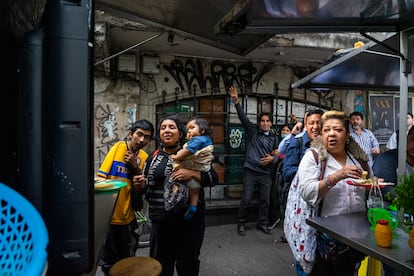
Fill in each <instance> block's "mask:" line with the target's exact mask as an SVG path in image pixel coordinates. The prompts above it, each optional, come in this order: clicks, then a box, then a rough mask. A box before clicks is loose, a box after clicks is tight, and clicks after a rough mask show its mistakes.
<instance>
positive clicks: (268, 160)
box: [229, 86, 279, 236]
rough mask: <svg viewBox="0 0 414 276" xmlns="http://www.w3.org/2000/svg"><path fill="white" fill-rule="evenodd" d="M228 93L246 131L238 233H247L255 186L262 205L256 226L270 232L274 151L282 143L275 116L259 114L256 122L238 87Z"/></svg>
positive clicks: (231, 88)
mask: <svg viewBox="0 0 414 276" xmlns="http://www.w3.org/2000/svg"><path fill="white" fill-rule="evenodd" d="M229 95H230V97H231V98H232V99H233V102H234V105H235V107H236V110H237V115H238V116H239V119H240V121H241V123H242V124H243V127H244V129H245V130H246V133H247V137H246V154H245V160H244V168H245V170H244V195H243V198H242V200H241V202H240V207H239V212H238V215H237V222H238V233H239V235H241V236H244V235H246V226H245V224H246V222H247V207H248V206H249V204H250V201H251V199H252V197H253V192H254V187H255V185H259V189H260V198H259V201H260V207H259V218H258V222H257V229H258V230H260V231H262V232H264V233H266V234H271V232H270V230H269V228H268V226H267V225H268V212H269V193H270V188H271V186H272V173H273V171H274V170H273V168H274V167H275V165H276V164H277V162H278V161H279V158H278V157H277V155H274V154H272V153H274V150H277V146H278V144H279V141H278V138H277V136H276V135H275V134H274V133H273V132H272V131H271V129H270V128H271V126H272V116H271V115H270V114H269V113H261V114H260V115H259V125H258V126H257V125H255V124H253V123H252V122H250V120H249V119H248V118H247V116H246V114H245V113H244V112H243V108H242V107H241V106H240V104H239V95H238V92H237V89H236V88H235V87H234V86H232V87H230V88H229Z"/></svg>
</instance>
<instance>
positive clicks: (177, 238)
mask: <svg viewBox="0 0 414 276" xmlns="http://www.w3.org/2000/svg"><path fill="white" fill-rule="evenodd" d="M184 136H185V135H184V129H183V124H182V123H181V121H180V119H179V118H178V117H177V116H175V115H172V116H167V117H165V118H163V119H161V121H160V125H159V139H160V148H159V149H158V150H157V151H155V153H154V154H153V155H152V157H150V158H148V160H147V165H146V167H145V170H144V175H139V176H135V177H134V187H135V188H136V189H137V190H140V191H144V190H145V194H146V199H147V200H148V203H149V215H150V219H151V222H152V228H151V238H150V244H151V248H150V256H151V257H153V258H155V259H157V260H158V261H159V262H160V263H161V265H162V274H161V275H168V276H172V275H174V269H176V271H177V273H178V275H186V276H188V275H198V273H199V267H200V260H199V255H200V250H201V245H202V243H203V238H204V229H205V223H204V208H205V202H204V193H203V189H200V194H199V199H198V205H197V208H196V213H195V214H194V215H193V216H191V218H189V219H185V218H184V216H185V214H186V212H187V211H188V203H186V204H183V203H182V202H177V204H176V206H175V207H174V208H172V209H170V210H168V211H167V210H166V208H165V201H166V199H165V196H164V193H165V189H164V187H165V185H164V184H165V183H166V181H168V179H169V178H170V176H171V178H172V179H173V180H174V181H176V182H181V183H185V182H189V181H190V180H195V181H197V182H199V183H201V186H210V185H214V184H216V183H217V174H216V173H215V171H214V170H213V169H210V171H208V172H200V171H196V170H190V169H185V168H180V169H178V170H173V159H172V158H171V155H174V154H176V153H177V152H178V151H179V150H180V149H181V148H182V145H183V141H182V140H183V139H182V138H183V137H184ZM144 176H145V177H146V181H145V179H144V178H145V177H144ZM179 192H180V191H178V193H179ZM184 192H185V191H184Z"/></svg>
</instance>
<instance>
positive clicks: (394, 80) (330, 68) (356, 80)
mask: <svg viewBox="0 0 414 276" xmlns="http://www.w3.org/2000/svg"><path fill="white" fill-rule="evenodd" d="M383 43H384V44H386V45H388V46H390V47H391V48H392V49H395V51H392V50H390V49H388V48H386V47H384V46H383V45H380V44H377V43H375V42H369V43H367V44H365V45H364V46H362V47H360V48H356V49H354V50H352V51H350V52H348V53H347V54H345V55H343V56H341V57H338V58H336V59H334V60H333V61H331V62H330V63H329V64H327V65H325V66H323V67H321V68H320V69H319V70H316V71H315V72H313V73H312V74H309V75H308V76H306V77H304V78H302V79H300V80H298V81H296V82H294V83H293V84H292V87H293V88H308V89H316V90H317V89H351V90H371V91H399V90H400V57H399V56H398V53H399V51H400V35H399V34H398V35H394V36H392V37H390V38H388V39H387V40H385V41H383ZM413 58H414V36H413V35H411V37H409V39H408V60H411V61H412V60H413ZM410 68H411V71H412V70H413V69H414V67H413V65H412V64H411V66H410ZM408 89H409V91H414V76H413V74H409V75H408Z"/></svg>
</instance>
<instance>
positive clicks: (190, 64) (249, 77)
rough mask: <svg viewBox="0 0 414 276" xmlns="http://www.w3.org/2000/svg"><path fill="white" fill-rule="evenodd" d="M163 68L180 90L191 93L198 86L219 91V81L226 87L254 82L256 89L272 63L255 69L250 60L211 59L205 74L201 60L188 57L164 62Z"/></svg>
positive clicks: (245, 85) (250, 84)
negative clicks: (183, 59) (167, 62)
mask: <svg viewBox="0 0 414 276" xmlns="http://www.w3.org/2000/svg"><path fill="white" fill-rule="evenodd" d="M163 68H164V69H165V70H166V71H168V72H169V73H170V75H171V76H172V77H173V78H174V80H175V81H176V82H177V85H178V87H179V88H180V90H182V91H188V93H192V91H194V90H195V87H197V86H198V87H199V89H200V91H201V92H202V93H206V91H207V90H208V89H210V90H211V91H213V93H219V92H220V83H223V84H224V86H225V87H226V88H227V87H229V86H231V85H233V84H237V85H238V86H239V87H246V88H249V89H250V88H252V87H253V84H256V89H257V86H258V84H259V82H260V80H261V79H262V77H263V76H264V75H265V74H267V73H268V72H270V71H271V70H272V68H273V65H272V64H264V65H262V66H261V67H260V68H259V69H257V68H256V67H254V66H253V65H252V63H250V62H249V63H243V64H241V65H239V66H237V65H235V64H233V63H229V62H224V61H213V62H212V63H211V65H210V69H209V70H210V72H209V73H206V74H205V73H204V70H203V68H204V67H203V64H202V62H201V60H199V59H197V60H195V61H194V60H192V59H188V60H187V61H185V63H184V62H183V61H182V60H179V59H175V60H173V61H171V63H170V64H169V65H168V64H165V65H164V66H163Z"/></svg>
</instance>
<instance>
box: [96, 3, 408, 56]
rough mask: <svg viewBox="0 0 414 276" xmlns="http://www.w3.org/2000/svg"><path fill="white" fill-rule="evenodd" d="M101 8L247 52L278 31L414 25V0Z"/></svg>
mask: <svg viewBox="0 0 414 276" xmlns="http://www.w3.org/2000/svg"><path fill="white" fill-rule="evenodd" d="M96 7H97V8H98V9H101V10H103V11H105V10H106V11H110V12H111V13H112V14H115V15H118V16H120V17H121V18H122V17H123V18H128V19H130V20H133V21H137V22H141V23H143V24H145V25H148V26H154V27H160V28H162V29H163V30H167V31H174V32H177V33H179V34H181V35H182V36H183V37H186V38H190V39H193V40H195V41H198V42H201V43H204V44H207V45H210V46H214V47H216V48H219V49H223V50H227V51H229V52H232V53H235V54H238V55H242V56H244V55H247V54H248V53H249V52H251V51H252V50H254V49H255V48H257V47H258V46H260V45H261V44H263V43H264V42H265V41H267V40H268V39H269V38H270V37H272V36H273V35H274V34H283V33H335V32H398V31H402V30H406V29H408V28H410V27H412V26H414V17H413V16H412V14H413V13H414V0H296V1H293V0H220V1H218V0H139V1H124V0H96Z"/></svg>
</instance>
